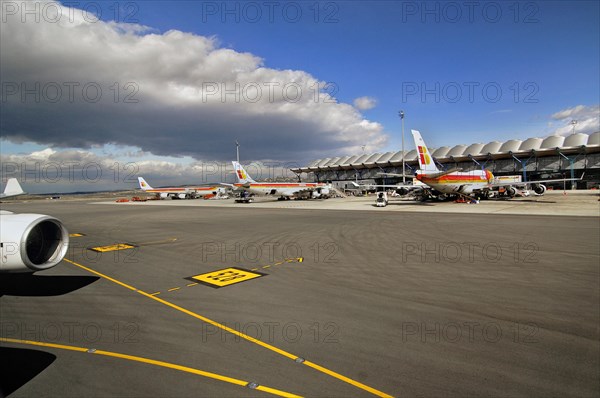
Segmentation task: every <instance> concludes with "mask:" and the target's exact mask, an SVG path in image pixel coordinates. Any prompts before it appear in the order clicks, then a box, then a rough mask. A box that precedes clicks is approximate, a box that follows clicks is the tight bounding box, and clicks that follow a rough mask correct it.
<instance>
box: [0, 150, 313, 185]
mask: <svg viewBox="0 0 600 398" xmlns="http://www.w3.org/2000/svg"><path fill="white" fill-rule="evenodd" d="M119 155H120V154H117V155H116V156H115V155H98V154H96V153H94V152H91V151H86V150H80V149H68V150H60V151H57V150H55V149H52V148H46V149H43V150H40V151H35V152H31V153H26V154H1V155H0V163H1V164H2V169H1V176H0V177H1V180H2V182H5V181H6V180H7V179H8V178H11V177H16V178H18V179H19V181H20V182H21V183H22V184H23V186H24V188H25V190H26V191H27V192H29V193H54V192H90V191H110V190H128V189H137V188H138V181H137V177H138V176H143V177H144V178H145V179H146V180H147V181H148V182H149V183H151V184H152V185H153V186H156V187H160V186H179V185H194V184H214V183H219V182H229V183H232V182H234V178H235V177H234V174H233V166H232V164H231V162H220V161H191V162H189V163H182V162H181V159H178V158H169V157H162V158H154V159H142V160H138V159H135V157H134V158H133V160H130V161H127V160H125V161H124V160H122V159H123V158H122V157H120V156H119ZM134 155H136V154H134ZM299 166H301V165H300V164H297V163H293V162H281V161H276V160H271V161H261V162H252V163H250V164H245V168H246V169H247V171H248V173H249V174H250V175H251V176H252V177H253V178H254V179H256V180H258V181H264V180H286V181H295V180H296V175H295V174H294V173H292V172H291V171H290V170H289V169H290V168H295V167H299Z"/></svg>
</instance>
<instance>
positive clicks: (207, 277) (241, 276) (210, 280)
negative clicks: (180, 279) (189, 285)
mask: <svg viewBox="0 0 600 398" xmlns="http://www.w3.org/2000/svg"><path fill="white" fill-rule="evenodd" d="M265 275H266V274H263V273H261V272H256V271H248V270H247V269H243V268H237V267H230V268H224V269H220V270H217V271H212V272H207V273H205V274H200V275H194V276H190V277H189V278H187V279H189V280H191V281H194V282H198V283H202V284H203V285H207V286H210V287H214V288H220V287H224V286H229V285H233V284H235V283H240V282H246V281H249V280H251V279H255V278H260V277H261V276H265Z"/></svg>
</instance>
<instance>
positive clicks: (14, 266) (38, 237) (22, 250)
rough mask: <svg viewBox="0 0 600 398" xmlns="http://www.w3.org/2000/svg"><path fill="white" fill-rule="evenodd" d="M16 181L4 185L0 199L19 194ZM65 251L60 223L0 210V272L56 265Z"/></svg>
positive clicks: (65, 239)
mask: <svg viewBox="0 0 600 398" xmlns="http://www.w3.org/2000/svg"><path fill="white" fill-rule="evenodd" d="M23 194H25V191H23V189H22V188H21V185H20V184H19V182H18V181H17V179H16V178H10V179H8V181H7V182H6V187H5V189H4V192H3V193H2V194H0V197H1V198H9V197H13V196H18V195H23ZM68 248H69V232H68V231H67V229H66V228H65V226H64V225H63V223H62V222H61V221H60V220H58V219H56V218H54V217H51V216H47V215H44V214H14V213H12V212H10V211H6V210H0V273H33V272H36V271H42V270H46V269H48V268H52V267H54V266H55V265H56V264H58V263H60V262H61V261H62V259H63V258H64V257H65V254H67V250H68Z"/></svg>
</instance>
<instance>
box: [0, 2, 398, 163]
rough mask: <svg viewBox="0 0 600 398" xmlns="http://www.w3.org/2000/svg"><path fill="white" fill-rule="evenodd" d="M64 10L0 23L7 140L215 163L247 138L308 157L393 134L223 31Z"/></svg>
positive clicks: (272, 151)
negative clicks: (240, 48) (223, 36)
mask: <svg viewBox="0 0 600 398" xmlns="http://www.w3.org/2000/svg"><path fill="white" fill-rule="evenodd" d="M42 3H44V4H58V3H52V2H47V1H44V2H42ZM60 7H61V9H62V10H63V12H62V13H61V19H60V21H59V22H58V23H53V22H50V21H47V20H46V19H45V18H42V19H41V20H40V21H39V22H38V23H36V22H35V20H34V19H33V18H29V19H26V21H27V22H26V23H22V22H21V16H20V15H14V16H13V15H6V16H4V18H5V19H6V22H4V21H3V23H2V24H0V25H1V27H0V29H1V30H0V46H1V47H2V57H1V58H0V67H1V69H2V75H3V76H2V79H3V92H4V94H3V95H4V97H5V98H3V104H2V105H3V108H4V109H3V114H2V117H3V123H2V131H1V134H2V137H3V138H5V139H8V140H10V141H13V142H23V141H31V142H36V143H39V144H43V145H48V146H51V147H74V148H89V147H92V146H95V145H104V144H113V145H121V146H132V147H136V148H140V149H141V150H142V151H146V152H151V153H153V154H155V155H165V156H190V157H193V158H195V159H217V160H225V159H230V158H231V157H232V155H233V154H234V153H235V151H232V146H233V142H234V141H235V140H236V139H238V140H239V141H240V143H242V145H243V146H244V151H245V152H244V155H245V157H246V158H247V159H298V160H301V161H304V160H307V159H311V158H318V157H322V156H325V155H328V154H329V155H330V154H332V153H352V152H355V151H357V150H358V148H360V145H361V144H362V143H364V142H365V141H368V142H369V145H370V147H372V148H375V149H377V148H380V147H383V146H384V145H385V143H386V141H387V136H386V135H385V134H384V132H383V127H382V125H381V124H379V123H376V122H372V121H368V120H365V119H364V118H363V117H362V115H361V114H360V112H359V111H357V110H356V109H355V108H353V107H352V106H351V105H349V104H343V103H339V102H338V101H337V100H336V99H335V98H331V97H330V96H329V95H328V94H327V93H326V92H325V90H323V87H324V85H325V83H324V82H321V81H319V80H318V79H317V78H316V77H314V76H312V75H310V74H309V73H307V72H305V71H301V70H276V69H272V68H268V67H266V66H265V65H264V62H263V60H262V59H261V58H260V57H259V56H257V55H254V54H250V53H243V52H237V51H234V50H232V49H227V48H221V47H219V44H218V42H217V40H216V38H214V37H204V36H199V35H195V34H192V33H185V32H181V31H177V30H170V31H168V32H165V33H162V34H160V33H153V31H152V30H151V29H150V28H148V27H145V26H141V25H134V24H124V23H117V22H103V21H90V20H89V19H90V18H89V16H88V17H87V19H86V18H85V16H84V15H83V14H82V12H81V11H80V10H77V9H69V8H67V7H65V6H62V5H60ZM23 89H25V90H23ZM100 93H101V95H97V94H100ZM367 102H368V101H367ZM359 109H360V108H359ZM365 109H366V108H365Z"/></svg>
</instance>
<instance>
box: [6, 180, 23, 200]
mask: <svg viewBox="0 0 600 398" xmlns="http://www.w3.org/2000/svg"><path fill="white" fill-rule="evenodd" d="M26 193H27V192H25V191H23V188H21V184H19V181H18V180H17V179H16V178H9V179H8V180H7V181H6V187H5V188H4V192H3V193H1V194H0V198H10V197H12V196H18V195H24V194H26Z"/></svg>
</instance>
